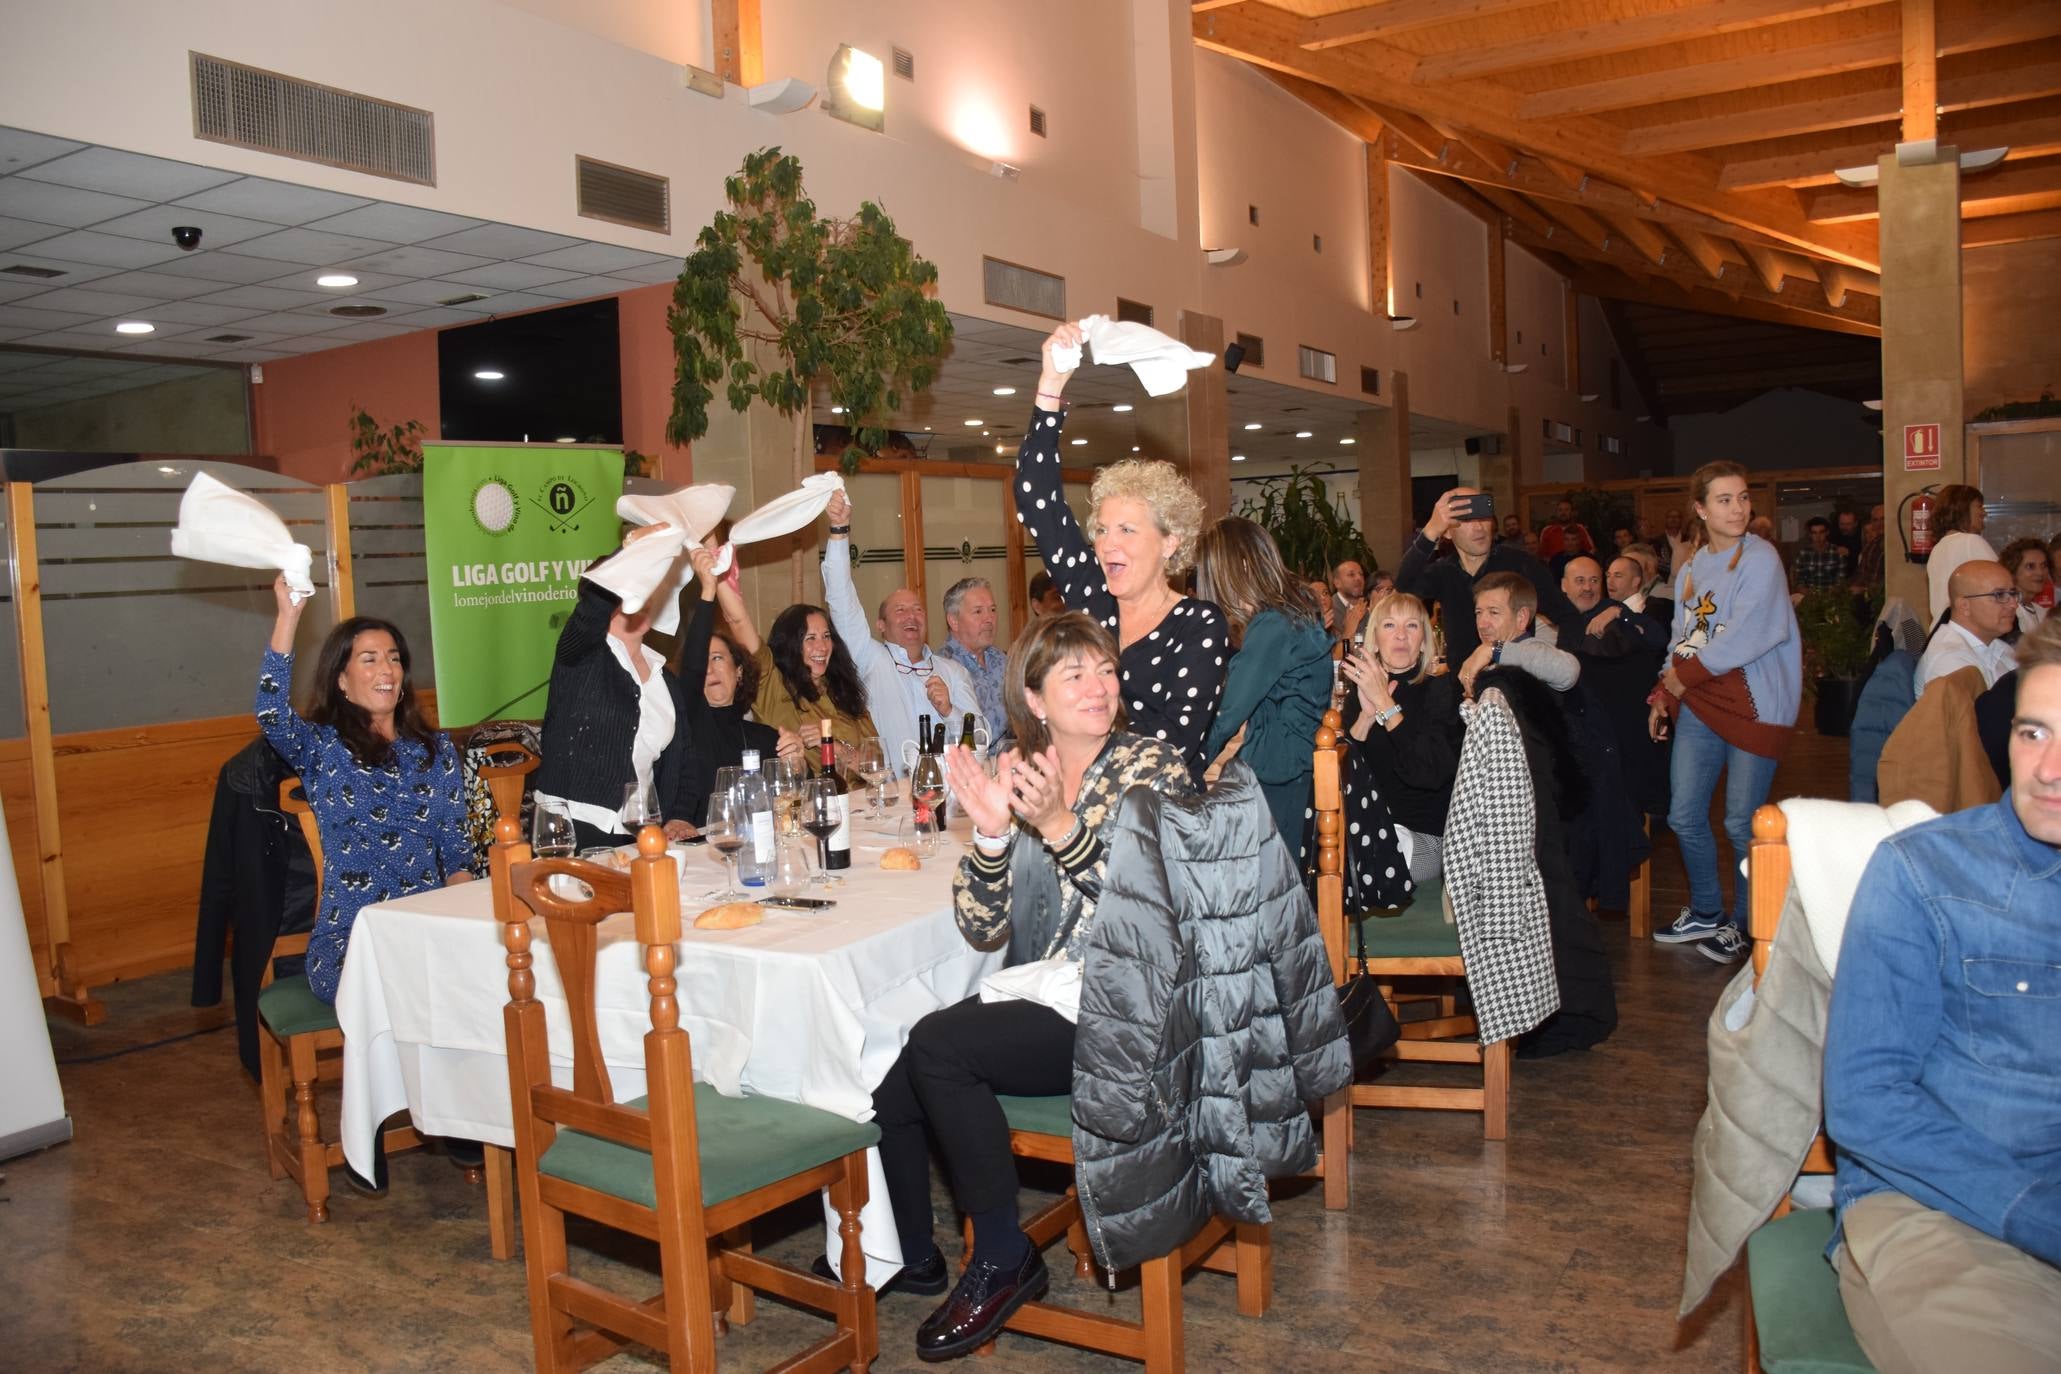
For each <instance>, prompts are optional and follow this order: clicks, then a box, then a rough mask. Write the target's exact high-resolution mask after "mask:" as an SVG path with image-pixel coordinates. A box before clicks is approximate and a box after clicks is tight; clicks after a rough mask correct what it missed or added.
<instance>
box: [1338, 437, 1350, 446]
mask: <svg viewBox="0 0 2061 1374" xmlns="http://www.w3.org/2000/svg"><path fill="white" fill-rule="evenodd" d="M1338 442H1339V443H1341V444H1344V445H1345V446H1346V447H1347V448H1351V447H1352V444H1353V441H1352V440H1351V439H1340V440H1339V441H1338Z"/></svg>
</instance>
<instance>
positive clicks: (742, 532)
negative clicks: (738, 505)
mask: <svg viewBox="0 0 2061 1374" xmlns="http://www.w3.org/2000/svg"><path fill="white" fill-rule="evenodd" d="M843 490H844V478H842V477H840V476H839V475H838V474H836V473H834V472H818V473H812V474H810V475H809V476H807V477H804V478H802V480H801V485H800V486H799V487H796V488H795V489H794V490H793V491H790V492H788V493H787V494H786V495H784V496H776V497H774V498H773V499H772V500H770V501H768V502H766V504H765V505H763V506H760V507H759V508H758V509H757V510H755V511H753V512H752V513H751V514H750V515H747V516H745V517H744V518H743V519H742V520H739V521H738V522H737V523H736V524H734V525H732V526H731V527H730V542H731V543H732V544H757V543H760V542H761V541H763V540H767V539H778V538H779V537H780V536H781V535H783V534H793V533H794V532H795V531H796V530H799V529H805V528H806V527H807V526H809V525H810V524H812V523H813V522H814V521H815V519H816V518H817V517H818V516H820V515H821V514H823V512H824V510H825V509H826V508H827V507H828V506H829V505H830V498H831V497H833V496H835V495H837V493H839V492H841V491H843Z"/></svg>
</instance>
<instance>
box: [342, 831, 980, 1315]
mask: <svg viewBox="0 0 2061 1374" xmlns="http://www.w3.org/2000/svg"><path fill="white" fill-rule="evenodd" d="M853 830H854V835H853V840H854V848H853V858H852V867H851V869H850V870H848V872H847V873H846V875H845V877H846V881H845V883H844V885H843V886H841V887H839V888H837V889H836V890H834V891H829V892H826V891H825V890H824V889H822V888H811V889H809V892H808V895H810V896H829V897H831V898H833V899H834V900H835V901H836V902H837V906H836V908H835V909H833V910H830V911H825V912H820V913H802V912H793V911H781V910H769V911H768V913H767V916H766V919H765V921H764V922H763V923H761V924H759V925H756V926H752V927H750V928H748V929H745V930H693V929H688V930H686V931H685V932H684V933H683V935H682V937H681V941H680V946H679V955H680V957H679V966H678V970H677V974H676V976H677V978H678V980H679V1000H680V1023H681V1026H682V1027H683V1028H684V1029H685V1030H686V1031H687V1032H688V1035H689V1036H690V1037H691V1043H692V1046H693V1055H694V1075H695V1077H696V1078H697V1079H700V1080H701V1081H703V1082H706V1083H710V1084H712V1085H714V1086H715V1088H716V1089H717V1090H718V1091H720V1092H724V1093H728V1094H731V1095H733V1096H734V1095H737V1094H740V1093H753V1094H759V1095H763V1096H767V1097H777V1098H780V1099H783V1100H785V1101H789V1102H801V1103H805V1104H807V1105H809V1106H812V1107H820V1108H822V1109H823V1110H825V1111H830V1112H836V1113H837V1114H839V1115H840V1116H846V1117H850V1118H852V1119H853V1120H858V1121H863V1120H866V1119H868V1118H870V1117H871V1115H872V1094H873V1088H874V1087H875V1085H877V1084H878V1083H879V1082H880V1080H881V1079H882V1078H883V1077H884V1076H885V1075H886V1073H887V1071H888V1069H889V1067H890V1066H892V1065H893V1063H894V1060H895V1056H896V1055H898V1054H899V1053H900V1052H901V1047H902V1043H903V1041H904V1040H906V1039H907V1038H908V1034H909V1030H910V1028H911V1027H913V1026H914V1025H915V1024H916V1022H917V1021H919V1020H921V1019H922V1018H923V1017H924V1016H926V1015H928V1014H929V1013H930V1012H933V1011H936V1010H937V1009H939V1008H940V1007H947V1006H951V1005H953V1004H954V1003H956V1002H959V1001H962V1000H964V999H965V998H967V997H969V996H971V995H972V994H973V992H974V990H975V988H976V987H978V985H979V983H980V980H981V978H982V977H984V976H985V975H986V974H987V973H989V972H990V971H992V970H993V969H995V968H997V967H999V966H1000V964H1001V953H1000V951H996V952H992V953H982V952H981V951H979V950H976V949H973V948H972V947H971V946H969V945H968V944H967V943H966V941H965V939H964V937H962V936H961V935H960V934H959V931H958V928H957V926H956V925H955V924H954V923H953V921H952V915H951V883H952V872H953V870H954V868H955V867H956V865H957V861H958V854H959V852H960V849H961V846H960V845H958V844H956V843H947V844H945V845H943V846H941V847H940V849H939V852H937V853H936V854H934V855H931V856H929V857H927V858H926V859H925V860H924V866H923V868H922V869H921V870H920V871H919V872H915V873H889V872H883V871H882V870H881V869H880V867H879V861H880V854H881V852H882V851H883V849H884V848H885V847H886V845H887V843H888V841H887V840H886V839H885V838H884V837H882V836H880V835H878V834H874V833H870V832H869V831H867V830H866V828H865V827H864V826H863V824H861V823H855V824H854V826H853ZM689 853H690V857H689V858H688V859H687V860H686V862H685V863H684V864H683V866H682V878H683V884H682V886H683V900H682V914H683V917H684V918H685V919H686V920H687V921H689V922H691V921H692V919H693V915H694V913H696V912H698V911H701V910H703V909H705V908H706V907H707V905H708V902H707V900H706V899H705V898H704V897H703V896H702V895H701V894H703V893H706V892H707V891H709V890H710V889H711V888H713V887H715V886H716V885H717V884H718V883H720V881H721V880H722V878H723V870H722V867H721V866H720V865H719V864H717V863H715V862H713V856H712V855H707V854H705V853H704V851H703V850H702V849H701V848H699V847H696V848H694V849H693V850H691V851H689ZM531 930H532V935H533V939H532V944H531V948H532V951H533V952H534V954H535V955H536V961H535V966H534V969H535V973H536V979H537V992H536V995H537V999H538V1000H539V1001H541V1002H542V1003H543V1004H544V1012H545V1019H546V1021H547V1022H548V1024H549V1027H550V1036H551V1046H552V1077H553V1079H554V1081H556V1082H558V1083H559V1084H561V1085H562V1086H567V1087H569V1086H571V1083H572V1059H571V1055H570V1053H569V1050H570V1046H571V1029H570V1026H569V1023H568V1021H567V1019H566V1009H565V1000H564V992H563V985H562V984H561V983H560V981H559V977H558V969H557V965H556V964H555V963H554V962H553V961H552V958H551V953H550V947H549V944H548V941H547V937H546V931H545V927H544V923H543V922H542V921H541V920H539V921H536V922H533V923H532V927H531ZM599 944H600V950H599V956H598V960H597V963H598V977H597V980H596V981H597V992H596V1003H597V1009H596V1019H597V1021H598V1022H599V1026H600V1032H601V1053H602V1058H603V1059H604V1061H606V1063H607V1065H608V1070H609V1081H610V1084H611V1085H612V1087H613V1089H614V1092H615V1096H616V1100H617V1101H626V1100H628V1099H630V1098H633V1097H638V1096H641V1095H642V1094H643V1093H644V1045H643V1039H644V1035H645V1033H646V1032H647V1031H648V1030H649V1029H650V1026H651V1020H650V1014H649V1005H650V999H649V996H648V993H647V990H646V985H645V973H644V970H643V967H642V957H641V947H640V946H639V945H638V944H637V939H636V931H635V925H634V921H633V919H632V917H630V916H629V915H628V914H627V913H624V914H622V915H618V916H613V917H610V918H609V919H608V920H607V921H606V922H604V923H603V924H602V925H601V927H600V940H599ZM505 957H506V955H505V950H504V948H503V946H502V944H501V932H500V927H499V926H498V925H497V924H496V923H495V921H494V918H493V906H492V897H491V893H490V892H489V889H488V885H487V884H486V883H484V882H474V883H464V884H460V885H459V886H457V887H449V888H439V889H435V890H433V891H429V892H424V893H419V894H417V895H415V896H412V897H404V898H402V899H400V900H398V901H392V902H382V903H380V904H378V905H376V906H370V907H367V908H365V909H364V910H363V911H361V912H360V913H359V914H358V919H357V923H356V925H355V926H354V928H353V929H352V932H351V942H350V949H349V952H348V954H347V956H346V957H345V960H344V971H343V977H342V980H341V982H340V984H339V986H338V988H337V997H336V1013H337V1020H338V1022H339V1023H340V1024H341V1025H342V1027H343V1033H344V1078H343V1113H342V1115H343V1120H342V1131H343V1146H344V1155H345V1158H347V1159H348V1160H350V1162H351V1166H352V1167H353V1168H355V1169H357V1170H358V1171H359V1172H360V1173H361V1174H369V1173H370V1172H371V1170H370V1163H371V1156H372V1148H373V1136H374V1132H375V1131H376V1130H377V1128H378V1126H379V1123H380V1122H382V1121H384V1120H385V1119H386V1118H387V1117H389V1116H391V1115H392V1114H393V1113H395V1112H397V1111H400V1110H401V1109H403V1108H406V1109H407V1110H408V1111H409V1113H410V1115H411V1116H412V1117H413V1119H414V1122H415V1125H416V1127H417V1128H418V1129H419V1130H421V1131H423V1132H425V1133H426V1134H430V1135H444V1136H457V1137H459V1138H462V1139H467V1140H479V1141H484V1142H486V1143H488V1144H493V1145H502V1146H512V1145H513V1144H514V1140H515V1136H514V1127H513V1115H512V1113H511V1111H510V1108H509V1100H508V1059H507V1050H506V1042H505V1038H504V1035H503V1029H502V1008H503V1007H504V1006H506V1004H507V1001H508V970H507V965H506V963H505ZM871 1153H872V1155H873V1158H872V1160H871V1174H872V1186H871V1189H870V1196H869V1201H868V1203H867V1206H866V1209H865V1211H864V1213H862V1224H863V1226H864V1237H865V1248H866V1253H867V1258H868V1265H867V1269H868V1279H869V1281H870V1282H872V1283H874V1284H876V1285H878V1284H880V1283H884V1282H886V1280H887V1279H888V1278H889V1277H891V1276H892V1275H893V1274H894V1272H895V1270H896V1269H897V1268H899V1267H900V1264H901V1247H900V1243H899V1240H898V1238H897V1237H896V1235H895V1227H894V1216H893V1213H892V1212H891V1211H890V1210H889V1208H888V1206H887V1189H886V1184H885V1181H884V1179H883V1177H882V1175H881V1172H880V1167H879V1159H878V1153H877V1152H871ZM825 1211H826V1220H827V1221H829V1222H832V1223H833V1227H832V1229H833V1232H834V1221H835V1218H834V1216H831V1215H830V1214H829V1211H828V1204H827V1202H826V1204H825ZM835 1262H836V1256H835V1255H832V1263H833V1264H834V1263H835Z"/></svg>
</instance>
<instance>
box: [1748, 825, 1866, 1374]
mask: <svg viewBox="0 0 2061 1374" xmlns="http://www.w3.org/2000/svg"><path fill="white" fill-rule="evenodd" d="M1790 864H1791V858H1790V853H1789V818H1788V817H1787V816H1785V815H1783V814H1782V808H1781V807H1779V806H1774V805H1769V806H1763V807H1761V808H1760V810H1758V811H1756V812H1754V813H1753V843H1752V845H1751V846H1750V847H1749V852H1748V857H1747V870H1746V871H1747V881H1748V884H1749V886H1748V889H1747V898H1746V900H1747V911H1748V913H1749V914H1748V920H1749V922H1750V923H1751V926H1752V933H1753V981H1754V982H1755V983H1756V984H1758V983H1759V982H1760V980H1761V975H1763V974H1765V973H1766V972H1767V969H1768V957H1769V955H1770V954H1771V953H1772V952H1773V949H1774V943H1775V931H1776V929H1777V927H1779V926H1780V925H1781V921H1782V907H1783V904H1784V903H1785V902H1786V901H1787V900H1788V896H1789V875H1790ZM1832 1167H1833V1166H1832V1150H1831V1147H1830V1146H1829V1145H1828V1144H1827V1142H1826V1140H1825V1136H1824V1133H1823V1132H1822V1131H1821V1132H1819V1134H1818V1138H1817V1139H1816V1140H1814V1141H1812V1142H1811V1148H1810V1153H1809V1154H1807V1155H1805V1156H1804V1160H1803V1167H1802V1168H1801V1169H1799V1170H1797V1172H1798V1173H1799V1174H1829V1173H1831V1172H1832ZM1831 1239H1832V1214H1831V1212H1829V1211H1808V1212H1797V1211H1792V1210H1791V1209H1790V1206H1789V1197H1788V1195H1787V1194H1786V1193H1785V1194H1784V1195H1783V1197H1782V1200H1781V1201H1780V1202H1778V1203H1777V1204H1775V1214H1774V1216H1773V1217H1771V1218H1769V1220H1768V1221H1767V1222H1766V1223H1765V1224H1763V1225H1762V1226H1761V1228H1760V1229H1759V1230H1758V1231H1755V1232H1754V1233H1753V1234H1752V1235H1751V1236H1750V1237H1748V1238H1747V1241H1746V1283H1745V1285H1744V1289H1743V1293H1742V1302H1741V1304H1740V1305H1741V1307H1742V1308H1743V1309H1744V1311H1745V1320H1746V1339H1745V1343H1744V1351H1745V1368H1746V1374H1763V1372H1765V1374H1783V1371H1786V1370H1792V1369H1809V1370H1811V1371H1814V1374H1839V1371H1851V1372H1852V1374H1873V1370H1874V1368H1875V1366H1874V1365H1873V1364H1872V1363H1870V1362H1869V1360H1868V1357H1867V1356H1866V1355H1865V1354H1863V1353H1862V1352H1861V1347H1860V1342H1858V1341H1856V1340H1855V1339H1854V1335H1853V1327H1852V1326H1850V1325H1849V1324H1848V1323H1847V1320H1846V1304H1845V1302H1844V1301H1843V1300H1842V1299H1841V1298H1840V1296H1839V1276H1838V1275H1837V1274H1836V1273H1834V1272H1833V1270H1832V1268H1831V1266H1829V1265H1827V1264H1826V1263H1825V1246H1826V1245H1827V1244H1828V1243H1829V1242H1830V1241H1831ZM1756 1309H1757V1310H1758V1311H1759V1313H1760V1314H1761V1315H1760V1317H1758V1318H1756V1316H1755V1312H1756Z"/></svg>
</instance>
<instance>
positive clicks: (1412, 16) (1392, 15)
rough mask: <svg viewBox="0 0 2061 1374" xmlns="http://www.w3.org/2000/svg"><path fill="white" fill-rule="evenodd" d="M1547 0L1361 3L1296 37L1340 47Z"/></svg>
mask: <svg viewBox="0 0 2061 1374" xmlns="http://www.w3.org/2000/svg"><path fill="white" fill-rule="evenodd" d="M1546 3H1547V0H1385V2H1384V3H1382V4H1378V5H1362V6H1361V7H1360V8H1359V9H1355V10H1344V11H1342V12H1340V13H1338V14H1327V15H1324V16H1322V17H1321V18H1317V19H1306V20H1304V21H1303V24H1302V32H1301V35H1300V36H1299V37H1298V39H1297V40H1296V41H1297V42H1298V43H1300V44H1301V45H1302V46H1303V47H1305V48H1309V49H1311V50H1312V51H1321V50H1323V49H1325V48H1341V47H1345V46H1347V45H1349V44H1353V43H1364V42H1366V41H1367V40H1369V39H1371V38H1386V37H1388V36H1389V35H1390V34H1396V33H1408V32H1409V31H1410V30H1412V29H1427V28H1430V27H1432V26H1433V25H1436V24H1462V23H1466V22H1467V21H1468V20H1471V19H1487V18H1490V17H1491V16H1493V15H1498V14H1508V13H1509V12H1510V11H1512V10H1522V9H1530V8H1531V7H1533V6H1535V5H1543V4H1546ZM1197 8H1198V9H1199V8H1200V6H1197Z"/></svg>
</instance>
